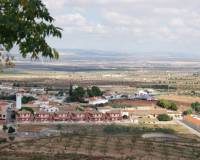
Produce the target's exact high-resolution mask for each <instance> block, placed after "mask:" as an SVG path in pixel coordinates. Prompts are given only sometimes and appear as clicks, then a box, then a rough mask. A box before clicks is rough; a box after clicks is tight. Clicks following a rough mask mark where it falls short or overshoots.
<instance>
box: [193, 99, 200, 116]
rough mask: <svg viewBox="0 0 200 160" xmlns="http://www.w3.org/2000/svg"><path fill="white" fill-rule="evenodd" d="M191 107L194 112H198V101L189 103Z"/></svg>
mask: <svg viewBox="0 0 200 160" xmlns="http://www.w3.org/2000/svg"><path fill="white" fill-rule="evenodd" d="M191 107H192V109H193V110H194V111H195V112H198V113H200V103H199V102H194V103H192V104H191Z"/></svg>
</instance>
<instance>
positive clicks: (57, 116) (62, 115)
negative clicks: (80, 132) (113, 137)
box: [16, 111, 123, 122]
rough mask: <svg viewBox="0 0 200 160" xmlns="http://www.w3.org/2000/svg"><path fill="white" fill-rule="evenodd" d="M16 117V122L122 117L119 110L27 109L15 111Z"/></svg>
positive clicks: (93, 119)
mask: <svg viewBox="0 0 200 160" xmlns="http://www.w3.org/2000/svg"><path fill="white" fill-rule="evenodd" d="M16 119H17V121H18V122H31V121H36V122H44V121H46V122H48V121H49V122H52V121H86V122H89V121H90V122H98V121H120V120H122V119H123V117H122V115H121V113H120V112H107V113H100V112H57V113H47V112H38V113H35V114H34V115H33V114H32V113H31V112H29V111H18V112H17V113H16Z"/></svg>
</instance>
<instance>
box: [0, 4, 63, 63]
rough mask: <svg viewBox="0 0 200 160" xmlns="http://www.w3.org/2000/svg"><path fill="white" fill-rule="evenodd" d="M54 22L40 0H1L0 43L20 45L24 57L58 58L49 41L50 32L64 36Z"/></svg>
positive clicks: (5, 45) (6, 45) (11, 45)
mask: <svg viewBox="0 0 200 160" xmlns="http://www.w3.org/2000/svg"><path fill="white" fill-rule="evenodd" d="M53 22H54V19H53V17H51V16H50V14H49V11H48V9H47V8H46V6H45V5H44V4H43V2H42V1H41V0H0V44H1V45H3V47H4V48H5V49H6V50H7V51H9V50H10V49H11V48H13V46H14V45H17V46H19V50H20V53H21V54H22V56H23V57H26V56H27V55H28V54H29V53H31V58H33V59H37V58H39V56H40V55H42V56H44V57H49V58H58V57H59V55H58V52H57V51H56V50H55V49H54V48H51V47H50V46H49V45H48V44H47V42H46V38H47V37H48V36H53V37H59V38H61V28H59V27H56V26H54V25H53Z"/></svg>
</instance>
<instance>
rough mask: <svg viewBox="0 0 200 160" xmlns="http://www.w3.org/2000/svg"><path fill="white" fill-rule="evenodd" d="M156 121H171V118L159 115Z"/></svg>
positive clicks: (166, 115)
mask: <svg viewBox="0 0 200 160" xmlns="http://www.w3.org/2000/svg"><path fill="white" fill-rule="evenodd" d="M157 119H158V120H159V121H171V120H172V117H170V116H169V115H168V114H160V115H158V116H157Z"/></svg>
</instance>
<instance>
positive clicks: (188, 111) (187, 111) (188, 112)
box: [183, 109, 192, 115]
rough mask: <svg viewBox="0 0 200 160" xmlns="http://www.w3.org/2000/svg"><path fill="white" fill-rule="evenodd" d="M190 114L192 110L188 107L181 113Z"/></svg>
mask: <svg viewBox="0 0 200 160" xmlns="http://www.w3.org/2000/svg"><path fill="white" fill-rule="evenodd" d="M190 114H192V110H191V109H188V110H186V111H184V112H183V115H190Z"/></svg>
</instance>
